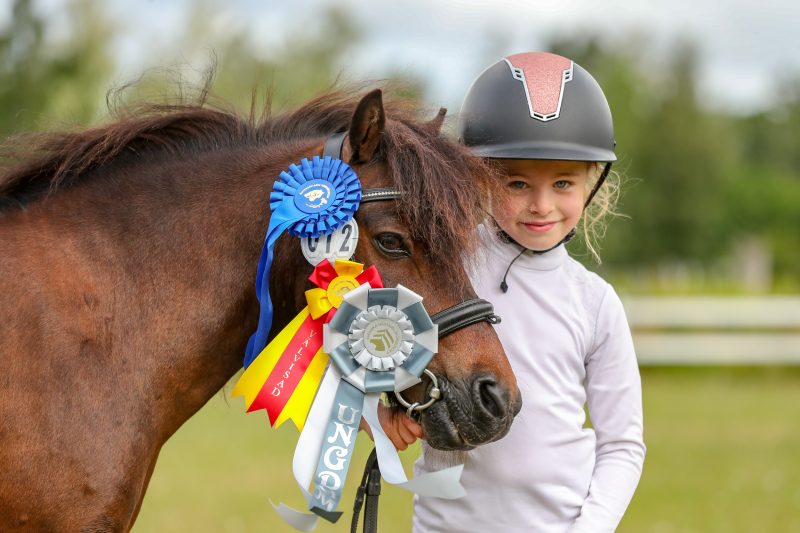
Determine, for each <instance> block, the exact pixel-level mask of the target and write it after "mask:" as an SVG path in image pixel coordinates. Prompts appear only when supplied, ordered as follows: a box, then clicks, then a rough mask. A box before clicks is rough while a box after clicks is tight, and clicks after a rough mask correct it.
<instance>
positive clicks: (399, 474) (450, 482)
mask: <svg viewBox="0 0 800 533" xmlns="http://www.w3.org/2000/svg"><path fill="white" fill-rule="evenodd" d="M379 401H380V397H379V395H378V394H367V395H366V396H365V397H364V419H365V420H366V421H367V424H369V427H370V429H371V430H372V437H373V440H374V441H375V449H376V450H377V455H378V464H379V465H380V468H381V475H382V476H383V478H384V479H385V480H386V481H387V482H388V483H391V484H392V485H396V486H398V487H400V488H403V489H405V490H408V491H410V492H413V493H415V494H419V495H420V496H427V497H433V498H444V499H446V500H455V499H458V498H463V497H464V496H466V494H467V492H466V491H465V490H464V487H463V486H462V485H461V481H460V479H461V471H462V470H464V465H457V466H453V467H450V468H445V469H444V470H439V471H437V472H430V473H428V474H423V475H420V476H417V477H415V478H414V479H411V480H409V479H408V478H407V477H406V473H405V471H403V465H402V463H401V462H400V457H399V456H398V455H397V450H396V449H395V447H394V444H392V441H391V440H389V437H388V436H387V435H386V433H384V431H383V428H382V427H381V424H380V421H379V420H378V402H379Z"/></svg>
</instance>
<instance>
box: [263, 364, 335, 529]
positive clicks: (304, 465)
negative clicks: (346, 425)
mask: <svg viewBox="0 0 800 533" xmlns="http://www.w3.org/2000/svg"><path fill="white" fill-rule="evenodd" d="M340 379H341V374H340V373H339V371H338V370H336V367H335V366H334V365H328V368H327V370H325V375H324V376H323V377H322V383H320V385H319V390H318V391H317V395H316V397H315V398H314V403H312V404H311V409H310V410H309V412H308V417H307V418H306V423H305V425H304V426H303V431H302V432H300V438H298V439H297V447H295V449H294V458H293V460H292V471H293V472H294V479H295V480H296V481H297V484H298V485H300V490H301V491H303V496H305V498H306V501H308V500H310V499H311V493H309V492H308V488H309V487H310V486H311V480H312V479H313V478H314V471H315V470H316V468H317V461H318V460H319V454H320V453H321V452H322V440H323V438H324V437H325V427H326V426H327V424H328V419H329V418H330V414H331V406H332V405H333V398H334V397H335V396H336V389H337V388H338V387H339V380H340ZM270 503H271V504H272V507H273V508H274V509H275V512H276V513H278V515H279V516H280V517H281V518H282V519H283V521H284V522H286V523H287V524H289V525H290V526H292V527H293V528H295V529H297V530H299V531H313V530H314V528H316V527H317V522H318V520H319V517H318V516H317V515H315V514H313V513H308V512H302V511H298V510H296V509H293V508H291V507H289V506H288V505H286V504H284V503H280V504H278V505H275V504H274V503H273V502H272V501H270Z"/></svg>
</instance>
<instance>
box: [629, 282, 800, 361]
mask: <svg viewBox="0 0 800 533" xmlns="http://www.w3.org/2000/svg"><path fill="white" fill-rule="evenodd" d="M622 301H623V303H624V305H625V311H626V313H627V316H628V321H629V323H630V325H631V330H632V331H633V341H634V344H635V346H636V354H637V357H638V358H639V363H640V364H641V365H715V364H720V365H778V364H782V365H800V296H761V297H740V296H732V297H717V296H713V297H709V296H692V297H683V296H680V297H677V296H627V297H623V298H622Z"/></svg>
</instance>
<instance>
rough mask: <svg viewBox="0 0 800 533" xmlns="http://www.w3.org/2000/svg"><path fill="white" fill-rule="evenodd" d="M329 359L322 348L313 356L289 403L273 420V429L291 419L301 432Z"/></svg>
mask: <svg viewBox="0 0 800 533" xmlns="http://www.w3.org/2000/svg"><path fill="white" fill-rule="evenodd" d="M329 359H330V357H328V354H326V353H325V352H323V351H322V348H320V349H319V350H318V351H317V353H316V354H314V359H312V360H311V363H310V364H309V365H308V368H307V369H306V372H305V374H303V377H302V378H300V382H299V383H298V384H297V388H296V389H295V390H294V393H293V394H292V396H291V397H290V398H289V401H288V402H286V405H285V406H284V408H283V411H281V414H280V415H278V419H277V420H275V426H274V427H278V426H280V425H281V424H283V423H284V422H286V420H290V419H291V421H292V422H294V425H295V426H296V427H297V430H298V431H302V430H303V426H304V425H305V423H306V417H308V411H309V409H311V404H312V402H313V401H314V397H315V396H316V395H317V389H318V388H319V384H320V382H321V381H322V376H323V374H324V373H325V368H326V367H327V366H328V360H329Z"/></svg>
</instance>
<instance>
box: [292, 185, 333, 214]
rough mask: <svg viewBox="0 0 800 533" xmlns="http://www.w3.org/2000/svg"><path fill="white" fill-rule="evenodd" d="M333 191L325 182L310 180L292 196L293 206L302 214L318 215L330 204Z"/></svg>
mask: <svg viewBox="0 0 800 533" xmlns="http://www.w3.org/2000/svg"><path fill="white" fill-rule="evenodd" d="M332 197H333V189H332V188H331V184H330V183H329V182H327V181H325V180H311V181H308V182H306V183H304V184H303V186H302V187H300V189H299V190H298V191H297V194H295V195H294V205H295V206H297V208H298V209H299V210H301V211H302V212H304V213H319V212H320V211H321V210H324V209H325V208H326V207H328V206H329V205H330V203H331V199H332Z"/></svg>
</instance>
